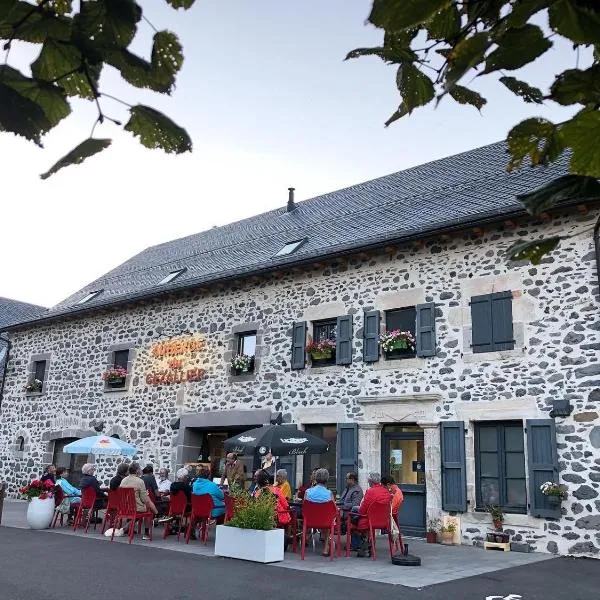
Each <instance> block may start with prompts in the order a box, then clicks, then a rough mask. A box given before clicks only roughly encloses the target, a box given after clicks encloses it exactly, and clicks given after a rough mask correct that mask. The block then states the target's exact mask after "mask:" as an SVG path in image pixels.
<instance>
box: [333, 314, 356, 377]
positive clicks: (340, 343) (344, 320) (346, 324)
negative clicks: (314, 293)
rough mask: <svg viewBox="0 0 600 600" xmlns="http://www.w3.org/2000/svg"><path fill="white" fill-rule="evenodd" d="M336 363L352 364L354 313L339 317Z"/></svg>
mask: <svg viewBox="0 0 600 600" xmlns="http://www.w3.org/2000/svg"><path fill="white" fill-rule="evenodd" d="M335 364H336V365H351V364H352V315H344V316H342V317H338V318H337V327H336V338H335Z"/></svg>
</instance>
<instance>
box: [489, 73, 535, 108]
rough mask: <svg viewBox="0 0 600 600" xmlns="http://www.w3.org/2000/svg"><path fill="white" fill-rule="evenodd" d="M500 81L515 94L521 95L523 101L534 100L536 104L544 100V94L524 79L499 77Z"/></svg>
mask: <svg viewBox="0 0 600 600" xmlns="http://www.w3.org/2000/svg"><path fill="white" fill-rule="evenodd" d="M500 81H501V82H502V83H503V84H504V85H505V86H506V87H507V88H508V89H509V90H510V91H511V92H512V93H513V94H516V95H517V96H521V98H523V100H525V102H534V103H536V104H542V102H543V101H544V94H542V91H541V90H540V89H538V88H536V87H532V86H530V85H529V84H528V83H525V82H524V81H520V80H519V79H515V78H514V77H500Z"/></svg>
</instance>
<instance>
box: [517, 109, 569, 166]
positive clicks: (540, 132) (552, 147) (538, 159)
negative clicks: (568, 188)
mask: <svg viewBox="0 0 600 600" xmlns="http://www.w3.org/2000/svg"><path fill="white" fill-rule="evenodd" d="M506 141H507V143H508V152H509V154H510V155H511V160H510V162H509V164H508V167H507V169H508V170H509V171H512V170H513V169H515V168H518V167H520V166H521V165H522V164H523V161H524V160H525V158H526V157H529V159H530V161H531V165H532V166H536V165H539V164H546V163H548V162H552V161H554V160H556V159H557V158H558V157H559V156H560V155H561V154H562V152H563V150H564V142H563V140H562V136H561V133H560V131H559V130H558V128H557V127H556V125H554V123H551V122H550V121H547V120H546V119H537V118H532V119H525V121H521V123H519V124H518V125H515V126H514V127H513V128H512V129H511V130H510V132H509V133H508V137H507V139H506Z"/></svg>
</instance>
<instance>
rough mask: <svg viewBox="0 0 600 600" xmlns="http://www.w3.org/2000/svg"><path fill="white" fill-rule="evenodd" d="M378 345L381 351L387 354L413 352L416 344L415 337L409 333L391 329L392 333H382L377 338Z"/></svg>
mask: <svg viewBox="0 0 600 600" xmlns="http://www.w3.org/2000/svg"><path fill="white" fill-rule="evenodd" d="M379 344H380V345H381V349H382V350H383V351H384V352H385V353H386V354H389V353H390V352H393V351H394V350H406V351H410V352H414V351H415V348H416V345H417V342H416V340H415V336H414V335H413V334H412V333H411V332H410V331H400V330H399V329H392V331H384V332H383V333H382V334H381V335H380V336H379Z"/></svg>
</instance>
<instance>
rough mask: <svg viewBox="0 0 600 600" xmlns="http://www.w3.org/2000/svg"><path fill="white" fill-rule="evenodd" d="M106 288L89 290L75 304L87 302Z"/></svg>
mask: <svg viewBox="0 0 600 600" xmlns="http://www.w3.org/2000/svg"><path fill="white" fill-rule="evenodd" d="M103 291H104V290H95V291H93V292H88V293H87V294H86V295H85V296H84V297H83V298H82V299H81V300H78V301H77V302H76V303H75V304H85V303H86V302H89V301H90V300H93V299H94V298H96V297H97V296H99V295H100V294H101V293H102V292H103Z"/></svg>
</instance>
